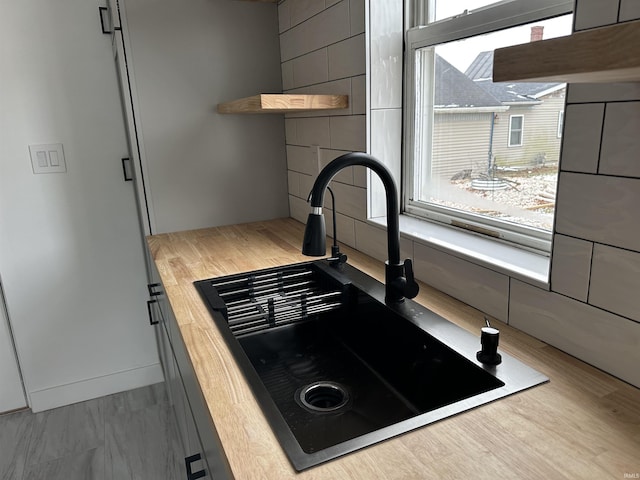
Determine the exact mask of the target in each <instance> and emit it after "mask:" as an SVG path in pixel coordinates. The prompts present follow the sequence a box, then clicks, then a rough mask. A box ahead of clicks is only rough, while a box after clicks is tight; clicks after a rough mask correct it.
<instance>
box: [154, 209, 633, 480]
mask: <svg viewBox="0 0 640 480" xmlns="http://www.w3.org/2000/svg"><path fill="white" fill-rule="evenodd" d="M303 228H304V226H303V225H302V224H300V223H299V222H297V221H295V220H292V219H278V220H272V221H266V222H258V223H251V224H245V225H234V226H226V227H217V228H208V229H202V230H192V231H185V232H176V233H168V234H161V235H154V236H151V237H148V239H147V240H148V244H149V247H150V250H151V254H152V256H153V258H154V259H155V262H156V265H157V267H158V270H159V272H160V276H161V278H162V282H163V284H164V286H165V291H166V294H167V297H168V299H169V302H170V304H171V307H172V309H173V311H174V313H175V316H176V318H177V321H178V324H179V327H180V330H181V333H182V337H183V339H184V341H185V344H186V347H187V350H188V353H189V355H190V357H191V362H192V363H193V367H194V369H195V372H196V376H197V378H198V380H199V383H200V386H201V388H202V392H203V394H204V397H205V399H206V401H207V403H208V407H209V411H210V413H211V418H212V419H213V423H214V424H215V426H216V429H217V431H218V435H219V437H220V440H221V442H222V445H223V447H224V450H225V454H226V456H227V459H228V461H229V465H230V467H231V470H232V472H233V474H234V475H235V477H236V478H237V479H275V480H282V479H289V478H296V479H299V480H303V479H314V480H319V479H330V480H338V479H340V480H342V479H345V480H349V479H366V480H371V479H422V478H424V479H467V478H468V479H485V478H486V479H492V480H494V479H503V478H505V479H506V478H508V479H535V480H539V479H549V480H556V479H572V480H574V479H598V480H600V479H607V478H611V479H623V478H640V390H638V389H637V388H635V387H633V386H630V385H628V384H626V383H624V382H622V381H620V380H618V379H616V378H614V377H612V376H610V375H607V374H605V373H603V372H602V371H600V370H598V369H596V368H593V367H591V366H589V365H587V364H585V363H583V362H581V361H579V360H577V359H575V358H573V357H571V356H569V355H567V354H565V353H562V352H560V351H559V350H557V349H555V348H553V347H551V346H549V345H546V344H545V343H543V342H540V341H538V340H536V339H534V338H532V337H530V336H528V335H526V334H524V333H522V332H520V331H518V330H516V329H514V328H511V327H509V326H508V325H505V324H502V323H500V322H498V321H497V320H493V321H492V325H494V326H497V327H498V328H500V330H501V338H500V349H501V350H503V351H504V352H507V353H509V354H510V355H512V356H514V357H516V358H518V359H519V360H521V361H522V362H524V363H526V364H527V365H529V366H531V367H532V368H535V369H537V370H539V371H540V372H542V373H543V374H544V375H546V376H548V377H549V378H550V382H549V383H546V384H543V385H540V386H537V387H534V388H532V389H529V390H526V391H524V392H521V393H518V394H515V395H512V396H510V397H507V398H505V399H502V400H498V401H496V402H493V403H490V404H488V405H484V406H482V407H480V408H477V409H475V410H471V411H468V412H465V413H462V414H459V415H457V416H455V417H451V418H448V419H445V420H443V421H440V422H438V423H435V424H431V425H428V426H426V427H423V428H420V429H418V430H416V431H413V432H410V433H407V434H404V435H401V436H399V437H396V438H393V439H391V440H388V441H385V442H382V443H379V444H377V445H373V446H371V447H368V448H365V449H362V450H359V451H356V452H354V453H351V454H349V455H346V456H344V457H341V458H338V459H337V460H334V461H331V462H328V463H325V464H321V465H319V466H316V467H313V468H311V469H309V470H306V471H304V472H301V473H298V472H296V471H295V470H294V469H293V467H292V466H291V464H290V463H289V461H288V459H287V457H286V455H285V453H284V451H283V450H282V449H281V448H280V445H279V443H278V440H277V439H276V437H275V435H274V434H273V432H272V431H271V428H270V427H269V425H268V423H267V420H266V419H265V417H264V415H263V414H262V411H261V410H260V407H259V405H258V404H257V402H256V400H255V399H254V396H253V394H252V392H251V389H250V387H249V385H248V384H247V382H246V381H245V379H244V377H243V375H242V373H241V371H240V370H239V368H238V367H237V366H236V363H235V361H234V359H233V357H232V355H231V353H230V351H229V349H228V348H227V345H226V344H225V341H224V339H223V337H222V336H221V334H220V332H219V330H218V329H217V327H216V325H215V324H214V323H213V321H212V319H211V317H210V315H209V312H208V311H207V308H206V307H205V305H204V303H203V302H202V300H201V299H200V297H199V294H198V292H197V291H196V289H195V288H194V286H193V284H192V282H193V281H194V280H202V279H206V278H211V277H216V276H222V275H229V274H234V273H239V272H245V271H250V270H256V269H261V268H268V267H274V266H278V265H285V264H290V263H296V262H302V261H308V260H309V257H305V256H303V255H302V254H301V253H300V245H301V242H302V235H303ZM342 250H343V252H345V253H347V254H348V256H349V263H350V264H352V265H354V266H356V267H358V268H359V269H361V270H362V271H364V272H366V273H368V274H369V275H371V276H373V277H375V278H377V279H378V280H382V278H383V264H382V262H380V261H378V260H375V259H372V258H371V257H368V256H366V255H364V254H361V253H359V252H357V251H355V250H352V249H349V248H347V247H342ZM416 300H417V301H418V302H420V303H421V304H423V305H424V306H426V307H427V308H429V309H431V310H432V311H434V312H435V313H437V314H439V315H441V316H443V317H444V318H446V319H448V320H450V321H452V322H454V323H456V324H458V325H460V326H461V327H463V328H465V329H467V330H470V331H472V332H474V333H476V334H479V331H480V328H481V327H482V326H483V325H484V320H483V314H482V313H481V312H480V311H478V310H475V309H474V308H471V307H470V306H468V305H465V304H464V303H461V302H459V301H457V300H455V299H453V298H451V297H449V296H447V295H445V294H443V293H441V292H438V291H437V290H434V289H433V288H430V287H429V286H427V285H425V284H422V283H421V284H420V294H419V296H418V297H417V298H416ZM639 368H640V366H639Z"/></svg>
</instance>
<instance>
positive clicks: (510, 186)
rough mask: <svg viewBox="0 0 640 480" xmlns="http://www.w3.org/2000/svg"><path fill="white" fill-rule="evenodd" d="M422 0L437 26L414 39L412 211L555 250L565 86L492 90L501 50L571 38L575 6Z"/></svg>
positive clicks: (529, 0)
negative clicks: (446, 11)
mask: <svg viewBox="0 0 640 480" xmlns="http://www.w3.org/2000/svg"><path fill="white" fill-rule="evenodd" d="M415 1H419V0H415ZM424 1H426V2H427V3H426V4H425V5H426V8H427V9H428V10H430V12H427V13H428V14H427V15H426V16H425V15H423V16H425V18H431V19H432V23H428V24H427V25H426V26H423V27H419V28H414V29H411V30H409V32H408V35H407V42H408V44H407V48H406V51H407V68H406V72H407V76H408V78H407V82H406V85H407V95H406V96H405V115H406V117H405V118H406V121H405V122H404V124H405V131H404V140H405V142H404V144H405V147H404V148H405V151H404V170H403V172H404V192H405V194H404V210H405V212H406V213H408V214H411V215H415V216H419V217H422V218H425V219H427V220H430V221H436V222H443V223H446V224H449V225H452V226H456V227H460V228H464V229H467V230H471V231H473V232H475V233H479V234H483V235H488V236H491V237H493V238H497V239H502V240H505V241H508V242H512V243H516V244H518V245H522V246H525V247H528V248H533V249H536V250H543V251H549V249H550V241H551V231H552V228H553V213H554V210H555V208H554V206H555V191H556V184H557V176H558V162H559V155H560V141H561V140H560V137H559V135H558V132H561V126H560V123H561V122H562V119H561V118H559V117H558V112H559V111H563V110H564V105H565V91H566V84H563V83H553V82H545V83H524V82H519V83H518V82H508V83H494V82H493V80H492V76H493V50H494V49H496V48H499V47H503V46H509V45H515V44H518V43H525V42H529V41H538V40H540V39H542V38H545V39H546V38H552V37H556V36H562V35H568V34H570V33H571V23H572V15H571V11H572V8H573V2H572V1H567V0H506V1H501V2H491V1H488V0H463V1H461V2H451V1H447V0H423V2H424ZM438 5H440V9H439V7H438ZM451 5H455V7H451ZM423 6H424V5H423ZM445 6H446V7H447V8H449V7H451V8H458V9H460V6H464V8H467V7H469V8H474V7H476V10H471V11H464V12H458V13H459V14H458V15H453V16H451V15H448V14H446V15H444V16H442V14H441V13H439V12H442V11H444V10H443V9H444V8H445ZM433 12H435V14H433ZM449 13H451V11H449ZM439 18H440V19H439Z"/></svg>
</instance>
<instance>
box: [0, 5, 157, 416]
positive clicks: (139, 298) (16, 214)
mask: <svg viewBox="0 0 640 480" xmlns="http://www.w3.org/2000/svg"><path fill="white" fill-rule="evenodd" d="M1 9H2V12H1V14H0V17H1V18H2V19H3V28H2V30H1V31H0V48H1V49H2V50H1V51H2V54H1V57H0V58H1V59H2V63H1V64H0V69H1V74H0V79H1V80H0V81H1V84H0V105H2V107H1V109H0V145H1V150H0V271H1V272H2V279H3V286H4V290H5V294H6V300H7V306H8V312H9V316H10V321H11V323H12V327H13V332H14V335H15V341H16V345H17V351H18V355H19V360H20V363H21V368H22V373H23V377H24V381H25V386H26V390H27V395H28V397H29V402H30V405H31V407H32V408H33V409H34V410H42V409H46V408H51V407H55V406H58V405H63V404H67V403H72V402H76V401H80V400H84V399H86V398H91V397H95V396H99V395H103V394H107V393H113V392H116V391H119V390H125V389H128V388H131V387H136V386H142V385H147V384H150V383H154V382H157V381H161V380H162V371H161V369H160V367H159V363H158V358H157V351H156V346H155V340H154V333H153V329H152V328H150V327H149V324H148V321H147V320H146V308H145V299H146V298H147V293H146V286H145V283H146V279H145V265H144V257H143V250H142V242H141V237H140V230H139V226H138V221H137V216H136V208H135V199H134V192H133V187H132V185H131V183H125V182H124V181H123V178H122V167H121V164H120V158H121V157H124V156H126V153H127V149H126V140H125V136H124V127H123V123H122V113H121V110H120V104H119V101H118V99H119V95H118V89H117V82H116V74H115V69H114V66H113V60H112V53H111V41H110V38H109V37H108V36H105V35H102V33H101V31H100V21H99V17H98V12H97V4H96V2H86V1H83V0H60V1H56V2H49V1H45V0H24V1H20V2H2V6H1ZM57 142H60V143H62V144H63V145H64V153H65V156H66V162H67V173H64V174H63V173H58V174H42V175H34V174H33V172H32V169H31V164H30V160H29V150H28V145H30V144H41V143H57Z"/></svg>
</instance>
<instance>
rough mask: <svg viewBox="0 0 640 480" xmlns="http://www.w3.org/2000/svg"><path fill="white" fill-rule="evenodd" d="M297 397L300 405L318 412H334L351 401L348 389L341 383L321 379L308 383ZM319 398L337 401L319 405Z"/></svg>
mask: <svg viewBox="0 0 640 480" xmlns="http://www.w3.org/2000/svg"><path fill="white" fill-rule="evenodd" d="M296 397H297V398H296V400H297V401H298V403H299V404H300V405H302V406H303V407H304V408H306V409H307V410H309V411H311V412H316V413H334V412H336V411H338V410H341V409H342V408H344V407H346V406H347V404H348V403H349V392H348V391H347V389H346V388H345V387H344V386H342V385H340V384H339V383H336V382H330V381H320V382H314V383H311V384H309V385H306V386H304V387H302V389H300V391H299V393H298V394H297V395H296ZM318 398H320V399H321V400H322V399H328V400H330V401H333V400H335V403H334V404H332V405H330V406H319V405H317V404H316V403H317V400H318Z"/></svg>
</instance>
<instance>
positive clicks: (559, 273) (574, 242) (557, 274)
mask: <svg viewBox="0 0 640 480" xmlns="http://www.w3.org/2000/svg"><path fill="white" fill-rule="evenodd" d="M592 250H593V243H591V242H588V241H586V240H581V239H579V238H572V237H567V236H565V235H559V234H556V236H555V238H554V240H553V257H552V258H553V259H554V260H553V269H552V270H551V289H552V290H553V291H554V292H558V293H562V294H563V295H567V296H569V297H571V298H575V299H576V300H580V301H582V302H586V301H587V297H588V296H589V278H590V275H591V253H592Z"/></svg>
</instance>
